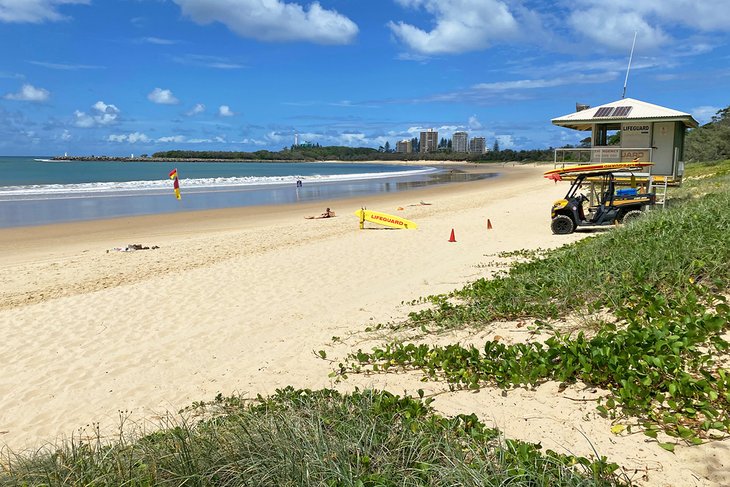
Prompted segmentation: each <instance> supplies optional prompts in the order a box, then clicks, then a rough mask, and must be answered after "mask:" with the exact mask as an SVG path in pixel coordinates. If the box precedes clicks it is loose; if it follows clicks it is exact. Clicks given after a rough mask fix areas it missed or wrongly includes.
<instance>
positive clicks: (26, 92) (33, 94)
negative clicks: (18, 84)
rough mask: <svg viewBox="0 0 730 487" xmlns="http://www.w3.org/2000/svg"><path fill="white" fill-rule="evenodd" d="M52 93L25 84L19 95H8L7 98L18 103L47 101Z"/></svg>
mask: <svg viewBox="0 0 730 487" xmlns="http://www.w3.org/2000/svg"><path fill="white" fill-rule="evenodd" d="M50 96H51V92H50V91H48V90H45V89H43V88H36V87H35V86H33V85H31V84H27V83H26V84H24V85H23V87H22V88H20V91H19V92H17V93H8V94H7V95H5V98H7V99H8V100H18V101H46V100H48V98H49V97H50Z"/></svg>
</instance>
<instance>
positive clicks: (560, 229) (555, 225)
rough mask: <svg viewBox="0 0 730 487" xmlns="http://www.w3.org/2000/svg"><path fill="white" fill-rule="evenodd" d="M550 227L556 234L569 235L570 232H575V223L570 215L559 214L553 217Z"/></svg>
mask: <svg viewBox="0 0 730 487" xmlns="http://www.w3.org/2000/svg"><path fill="white" fill-rule="evenodd" d="M550 228H551V229H552V231H553V233H554V234H556V235H567V234H569V233H573V230H575V224H574V223H573V220H571V219H570V217H569V216H565V215H558V216H556V217H555V218H553V222H552V223H551V224H550Z"/></svg>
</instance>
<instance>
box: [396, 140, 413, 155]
mask: <svg viewBox="0 0 730 487" xmlns="http://www.w3.org/2000/svg"><path fill="white" fill-rule="evenodd" d="M395 151H396V152H400V153H403V154H410V153H411V152H413V142H411V139H404V140H399V141H398V142H396V143H395Z"/></svg>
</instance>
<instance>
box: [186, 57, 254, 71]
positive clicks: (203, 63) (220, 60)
mask: <svg viewBox="0 0 730 487" xmlns="http://www.w3.org/2000/svg"><path fill="white" fill-rule="evenodd" d="M173 61H175V62H176V63H179V64H184V65H186V66H200V67H203V68H213V69H242V68H245V67H246V66H244V65H243V64H240V63H237V62H233V61H231V60H229V59H227V58H224V57H220V56H206V55H202V54H185V55H183V56H175V57H174V58H173Z"/></svg>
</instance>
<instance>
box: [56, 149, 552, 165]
mask: <svg viewBox="0 0 730 487" xmlns="http://www.w3.org/2000/svg"><path fill="white" fill-rule="evenodd" d="M552 158H553V152H552V148H551V149H537V150H520V151H514V150H511V149H505V150H496V151H495V150H492V151H489V152H485V153H483V154H472V153H465V152H454V151H452V150H450V149H446V150H437V151H433V152H395V151H386V150H382V148H381V149H380V150H379V149H373V148H369V147H343V146H307V147H304V146H292V147H290V148H284V149H282V150H280V151H268V150H260V151H256V152H237V151H183V150H171V151H164V152H155V153H154V154H152V155H147V154H141V155H139V156H130V157H119V156H97V155H88V156H70V155H63V156H54V157H52V158H51V160H53V161H110V162H112V161H113V162H179V161H185V162H326V161H348V162H349V161H362V162H364V161H384V162H388V161H392V162H398V161H434V162H435V161H461V162H503V161H526V162H532V161H547V160H552Z"/></svg>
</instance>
